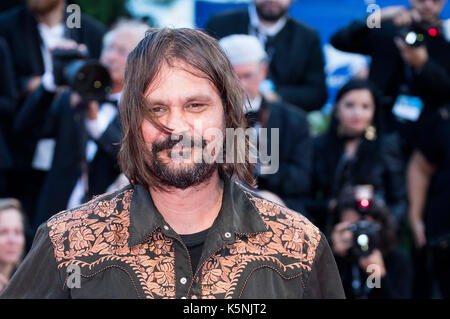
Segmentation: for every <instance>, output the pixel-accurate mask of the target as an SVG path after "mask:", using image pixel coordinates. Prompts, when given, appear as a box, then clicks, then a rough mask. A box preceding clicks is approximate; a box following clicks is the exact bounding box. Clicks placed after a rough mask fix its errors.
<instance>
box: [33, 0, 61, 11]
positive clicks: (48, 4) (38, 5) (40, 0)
mask: <svg viewBox="0 0 450 319" xmlns="http://www.w3.org/2000/svg"><path fill="white" fill-rule="evenodd" d="M61 1H62V0H27V7H28V10H30V11H31V12H33V13H34V14H37V15H45V14H47V13H49V12H51V11H52V10H54V9H55V8H56V7H58V5H59V4H60V3H61Z"/></svg>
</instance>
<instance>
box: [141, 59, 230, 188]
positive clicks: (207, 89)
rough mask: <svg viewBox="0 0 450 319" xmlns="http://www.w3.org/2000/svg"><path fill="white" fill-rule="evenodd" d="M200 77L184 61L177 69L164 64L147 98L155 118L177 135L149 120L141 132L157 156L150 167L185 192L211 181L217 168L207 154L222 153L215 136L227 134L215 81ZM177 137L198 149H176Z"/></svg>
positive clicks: (149, 89)
mask: <svg viewBox="0 0 450 319" xmlns="http://www.w3.org/2000/svg"><path fill="white" fill-rule="evenodd" d="M195 74H196V75H195ZM198 74H199V71H198V70H194V69H193V68H192V67H191V66H188V65H186V64H185V63H183V62H176V63H175V64H174V66H173V67H171V66H168V65H166V64H164V65H163V66H162V68H161V70H160V72H159V73H158V75H157V76H156V78H155V80H154V81H153V82H152V83H151V84H150V86H149V87H148V89H147V91H146V93H145V94H146V100H147V103H148V107H149V109H150V111H151V112H152V114H153V115H154V116H155V118H156V119H157V120H158V121H159V122H160V123H161V124H162V125H165V126H166V127H168V128H169V129H171V130H173V131H172V135H170V134H166V133H164V132H162V131H160V130H159V129H158V128H157V127H155V126H154V125H153V124H152V122H151V121H149V120H147V119H144V120H143V122H142V125H141V131H142V135H143V137H144V141H145V143H146V145H147V147H148V150H149V151H150V153H151V159H149V161H150V163H148V164H149V166H150V167H151V169H152V170H153V173H155V174H157V175H158V176H159V177H160V178H161V179H162V180H163V182H164V184H166V185H167V186H173V187H176V188H181V189H185V188H187V187H190V186H194V185H198V184H200V183H202V182H204V181H205V180H207V179H208V178H209V177H211V175H212V173H213V172H214V171H215V170H216V165H217V164H216V163H215V162H213V163H211V162H209V163H208V162H205V161H204V160H203V158H202V156H203V154H202V150H204V149H205V147H206V148H208V149H212V148H216V149H219V148H220V147H221V146H222V141H221V140H219V139H217V138H215V137H214V136H213V135H210V134H209V133H210V132H217V131H219V132H220V133H221V134H223V133H224V131H225V124H224V110H223V105H222V100H221V98H220V96H219V93H218V91H217V89H216V88H215V86H214V85H213V84H212V83H211V82H210V81H209V80H207V79H205V78H203V77H199V76H198ZM175 136H183V138H184V139H186V138H188V141H189V142H192V143H193V145H191V144H190V143H189V146H182V144H183V145H185V143H183V142H182V143H178V145H175V144H177V142H178V141H177V140H174V139H173V138H172V137H175ZM222 136H223V135H222ZM219 144H220V146H219ZM185 154H188V155H189V156H188V158H186V157H184V156H185ZM216 154H217V153H216ZM181 155H182V156H183V159H182V160H180V156H181Z"/></svg>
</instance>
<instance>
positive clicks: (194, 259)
mask: <svg viewBox="0 0 450 319" xmlns="http://www.w3.org/2000/svg"><path fill="white" fill-rule="evenodd" d="M208 232H209V228H208V229H206V230H203V231H201V232H199V233H195V234H189V235H180V236H181V239H182V240H183V242H184V244H185V245H186V247H187V249H188V250H189V255H190V256H191V263H192V271H193V272H194V273H195V271H196V269H197V266H198V263H199V261H200V257H201V256H202V251H203V244H204V243H205V240H206V236H207V235H208Z"/></svg>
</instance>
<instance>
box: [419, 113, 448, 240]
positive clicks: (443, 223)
mask: <svg viewBox="0 0 450 319" xmlns="http://www.w3.org/2000/svg"><path fill="white" fill-rule="evenodd" d="M424 128H425V129H424V131H423V132H422V134H421V138H420V142H419V150H420V151H421V152H422V154H423V155H424V156H425V158H426V159H427V160H428V161H429V162H430V163H431V164H433V165H435V166H436V167H437V170H436V173H435V174H434V176H433V177H432V179H431V183H430V187H429V191H428V197H427V204H426V210H425V214H426V215H425V225H426V230H427V238H429V242H430V244H433V243H434V242H436V241H440V240H442V239H444V238H445V237H448V236H450V107H446V108H442V109H440V110H438V112H436V114H435V115H434V116H433V117H432V118H430V121H429V122H427V123H426V126H425V127H424Z"/></svg>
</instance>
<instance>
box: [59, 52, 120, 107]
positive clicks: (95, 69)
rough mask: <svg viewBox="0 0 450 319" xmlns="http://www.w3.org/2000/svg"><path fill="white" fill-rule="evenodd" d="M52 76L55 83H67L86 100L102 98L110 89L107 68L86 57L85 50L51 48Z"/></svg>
mask: <svg viewBox="0 0 450 319" xmlns="http://www.w3.org/2000/svg"><path fill="white" fill-rule="evenodd" d="M53 77H54V80H55V84H56V85H58V86H61V85H68V86H69V87H70V88H71V89H72V90H73V91H75V92H77V93H78V94H79V95H80V96H81V97H82V98H83V100H86V101H89V100H103V99H104V98H105V97H106V95H107V94H108V93H109V92H110V91H111V82H112V81H111V77H110V75H109V72H108V70H107V69H106V68H105V67H104V66H103V65H101V64H100V63H99V62H98V61H97V60H93V59H88V55H87V51H82V50H78V49H69V50H67V49H55V50H53Z"/></svg>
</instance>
